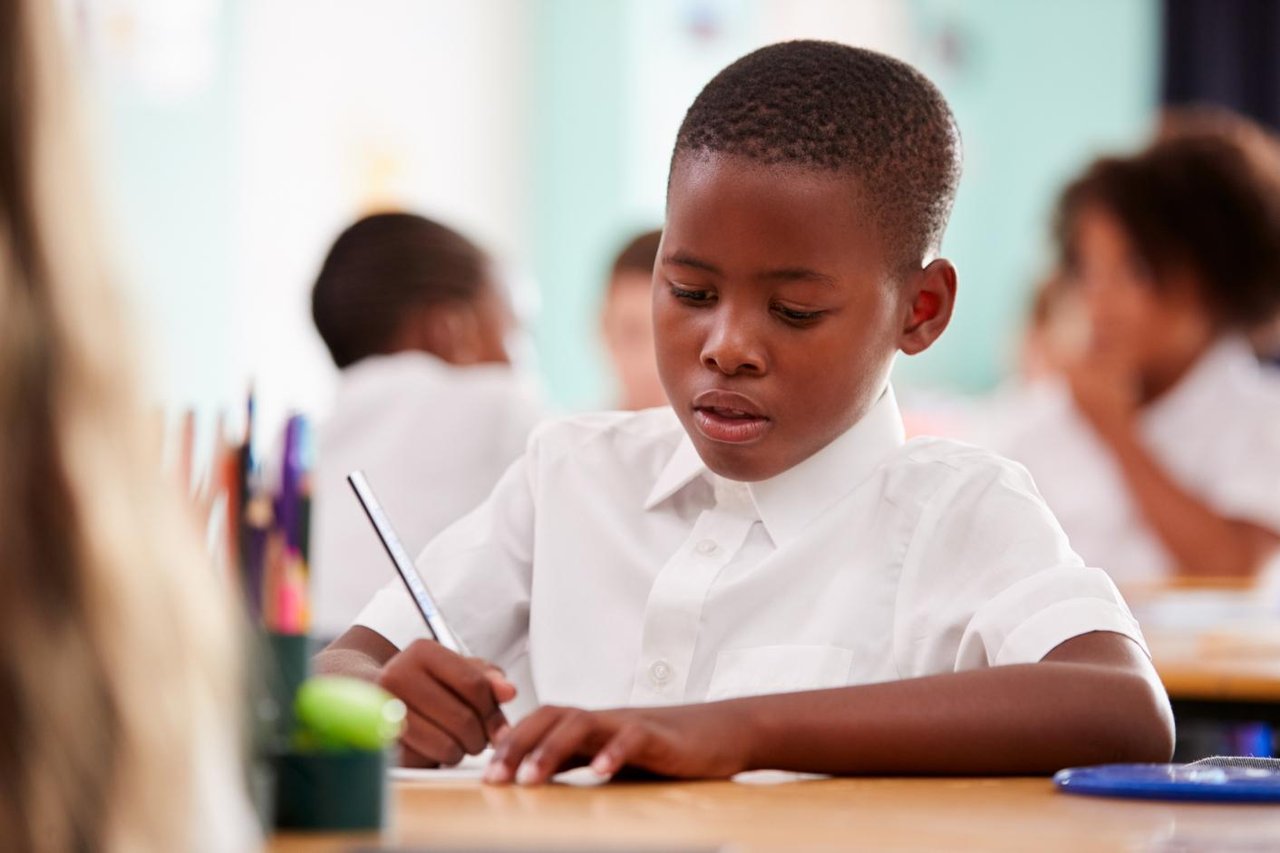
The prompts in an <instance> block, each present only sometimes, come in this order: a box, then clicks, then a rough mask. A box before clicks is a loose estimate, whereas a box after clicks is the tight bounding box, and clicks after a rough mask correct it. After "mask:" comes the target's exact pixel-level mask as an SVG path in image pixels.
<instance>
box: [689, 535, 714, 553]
mask: <svg viewBox="0 0 1280 853" xmlns="http://www.w3.org/2000/svg"><path fill="white" fill-rule="evenodd" d="M718 547H720V546H718V545H717V544H716V543H715V540H714V539H703V540H702V541H701V542H699V543H698V544H697V545H695V546H694V550H695V551H697V552H698V553H699V554H714V553H715V550H716V548H718Z"/></svg>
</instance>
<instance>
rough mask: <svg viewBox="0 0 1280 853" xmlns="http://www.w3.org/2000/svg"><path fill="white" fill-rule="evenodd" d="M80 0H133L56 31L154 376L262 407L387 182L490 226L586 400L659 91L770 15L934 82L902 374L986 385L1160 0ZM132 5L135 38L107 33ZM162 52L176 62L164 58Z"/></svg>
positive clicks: (654, 133)
mask: <svg viewBox="0 0 1280 853" xmlns="http://www.w3.org/2000/svg"><path fill="white" fill-rule="evenodd" d="M84 5H85V7H86V8H89V9H90V10H95V9H98V10H101V9H106V10H110V11H111V14H117V15H118V14H120V13H121V10H123V12H124V13H125V14H126V16H127V15H128V14H133V15H134V18H135V23H136V21H144V22H149V23H148V24H147V26H144V27H135V28H134V29H133V30H131V29H130V28H129V27H127V26H125V27H122V26H120V25H119V23H118V22H116V23H112V22H111V20H109V18H110V15H108V14H106V13H103V14H102V15H98V16H97V17H96V18H95V17H94V16H93V15H90V16H89V17H90V18H91V19H93V20H91V21H90V22H89V24H88V25H82V26H81V29H83V30H87V32H81V34H80V36H79V44H80V45H81V46H82V48H84V49H83V50H82V52H84V53H85V54H86V55H87V56H88V57H89V59H90V61H89V62H87V63H86V67H87V75H88V76H89V78H90V79H91V82H92V83H93V84H94V88H95V91H96V92H97V93H98V96H97V98H96V99H95V100H96V105H97V110H98V114H99V119H100V122H99V123H100V125H101V126H102V127H103V128H104V133H103V135H102V137H101V141H100V143H99V145H98V150H99V151H100V153H101V160H102V165H103V166H104V169H103V171H104V172H105V174H106V178H105V183H106V184H107V186H108V188H109V192H108V198H109V200H110V203H111V208H110V209H111V211H112V220H113V229H114V231H115V233H116V234H117V235H118V236H119V237H120V239H119V242H118V246H119V247H120V250H119V252H118V253H117V254H119V255H120V256H121V257H122V260H123V261H124V269H125V273H126V274H125V277H126V279H127V280H128V281H130V282H131V283H132V284H133V292H134V293H135V294H136V295H137V297H138V301H139V303H140V304H141V305H142V306H143V309H144V311H145V314H146V316H147V318H148V319H149V321H150V323H149V325H150V327H151V329H152V334H153V338H154V339H155V341H156V344H155V346H154V348H153V349H154V351H155V352H157V353H159V354H160V355H159V357H157V358H156V359H155V360H154V364H155V365H156V367H155V371H154V372H155V373H156V380H155V387H156V388H157V389H158V396H160V397H161V398H162V399H163V400H164V401H165V402H166V403H167V404H168V405H169V406H171V407H173V406H180V405H186V404H196V405H199V406H201V407H202V408H203V409H205V410H206V411H208V412H211V411H212V410H214V409H216V408H218V407H220V406H229V405H233V404H234V402H235V400H236V398H237V397H238V396H239V394H240V393H241V392H242V390H243V388H244V387H245V385H246V384H247V382H248V380H249V379H250V378H251V377H252V378H254V379H255V380H256V382H257V384H258V387H259V391H260V397H261V400H262V403H263V407H264V414H265V415H266V416H267V417H266V420H267V422H268V423H270V422H272V421H275V420H278V419H279V417H280V416H282V415H283V413H284V410H285V409H286V408H289V407H297V408H301V409H303V410H306V411H311V412H313V413H321V412H323V410H324V408H325V406H326V405H327V400H328V396H329V393H330V392H331V389H332V385H333V381H334V375H333V371H332V370H331V368H330V367H329V364H328V360H327V356H326V354H325V353H324V350H323V348H322V346H321V344H320V342H319V340H318V339H317V338H316V336H315V335H314V333H313V332H312V330H311V327H310V319H309V315H308V312H307V302H306V294H307V290H308V288H309V286H310V283H311V277H312V276H313V275H314V272H315V270H316V268H317V267H318V264H319V262H320V260H321V257H322V254H323V251H324V249H325V248H326V246H327V244H328V242H329V241H330V240H331V238H332V236H333V235H334V234H335V233H336V231H337V230H338V229H339V228H340V227H341V226H342V225H343V224H345V223H346V222H347V221H349V220H350V219H351V218H352V217H354V216H356V215H358V214H359V213H360V212H363V211H366V210H369V209H373V208H376V207H379V206H385V205H391V204H402V205H407V206H410V207H413V208H417V209H419V210H422V211H423V212H425V213H427V214H429V215H437V216H440V217H442V218H444V219H446V220H448V221H451V222H453V223H455V224H457V225H458V226H459V227H461V228H463V229H465V230H467V231H468V232H469V233H472V234H473V235H474V236H476V237H477V239H479V240H480V241H482V242H483V243H485V244H486V245H487V246H489V247H491V248H492V249H493V250H494V251H495V252H497V253H498V254H499V255H500V256H501V258H502V259H503V261H504V262H505V264H506V267H507V269H508V270H509V271H510V273H511V275H510V278H511V280H512V281H513V282H515V283H516V286H517V289H518V290H519V293H518V297H519V301H520V304H521V306H522V310H523V311H524V313H525V315H526V316H527V317H528V318H529V320H530V322H531V326H532V328H533V341H534V344H535V347H534V349H535V358H534V359H533V360H532V363H533V365H534V369H535V370H536V371H537V373H538V375H539V376H540V378H541V381H542V384H543V386H544V387H545V389H546V391H547V393H548V396H549V397H550V399H551V400H552V401H553V402H554V403H556V404H558V405H559V406H560V407H562V408H568V409H578V408H587V407H593V406H597V405H607V403H608V401H609V400H610V399H611V395H612V389H611V388H610V384H609V378H608V375H607V370H606V369H605V366H604V362H603V353H602V351H601V347H600V343H599V340H598V334H597V326H596V319H595V318H596V314H595V312H596V309H597V307H598V300H599V295H600V289H601V287H602V286H603V277H604V275H605V272H606V270H607V267H608V263H609V260H610V258H611V255H612V253H613V252H614V251H615V250H616V248H617V247H618V246H619V244H620V243H621V242H622V241H623V240H624V239H625V238H626V237H628V236H629V235H630V234H631V233H632V232H634V231H636V230H639V229H642V228H648V227H652V226H653V225H656V224H659V223H660V221H661V217H662V207H663V195H664V191H665V180H666V168H667V162H668V158H669V155H670V148H671V145H672V142H673V140H674V135H675V131H676V128H677V126H678V124H679V121H680V118H681V117H682V115H683V110H684V108H685V107H686V106H687V104H688V103H689V101H690V100H691V99H692V98H693V96H694V95H695V94H696V93H697V91H698V90H699V89H700V88H701V86H702V85H703V84H704V83H705V82H706V80H707V79H709V78H710V77H711V76H712V75H713V74H714V73H715V72H716V71H717V70H719V68H720V67H722V66H723V65H724V64H726V63H727V62H729V61H731V60H732V59H733V58H735V57H737V56H739V55H741V54H742V53H745V52H747V51H748V50H751V49H753V48H754V47H756V46H758V45H761V44H765V43H768V42H771V41H776V40H780V39H784V38H795V37H823V38H835V39H838V40H842V41H846V42H850V43H854V44H861V45H866V46H869V47H873V48H876V49H880V50H884V51H886V52H889V53H892V54H895V55H898V56H902V57H904V58H906V59H908V60H911V61H913V62H916V63H918V64H919V65H920V66H921V67H923V68H924V69H925V70H926V72H927V73H929V74H930V75H931V76H932V77H933V78H934V79H935V80H936V81H937V82H938V83H939V85H940V86H941V87H942V89H943V90H944V92H945V93H946V94H947V96H948V98H949V99H950V100H951V102H952V104H953V106H954V108H955V110H956V113H957V115H958V117H959V119H960V123H961V126H962V128H963V131H964V134H965V140H966V148H967V167H966V175H965V179H964V182H963V184H962V187H961V192H960V197H959V199H958V202H957V206H956V212H955V216H954V217H953V223H952V227H951V229H950V232H949V234H948V237H947V242H946V252H947V254H948V255H949V256H950V257H952V258H953V259H954V260H955V261H956V263H957V265H958V266H959V268H960V274H961V299H960V308H959V311H958V313H957V318H956V322H955V324H954V325H953V327H952V329H951V330H950V331H949V332H948V334H947V336H946V337H945V338H944V339H943V342H942V343H941V344H940V345H939V346H938V347H937V348H936V350H934V351H932V352H930V353H928V354H926V355H925V356H923V357H920V358H919V359H915V360H911V361H904V363H903V364H901V365H900V368H899V377H900V382H901V383H902V384H904V385H907V386H914V387H917V388H921V387H924V388H927V387H937V388H943V389H953V390H961V391H973V390H981V389H985V388H989V387H991V386H992V385H993V384H994V383H995V382H996V381H997V379H998V377H999V376H1000V374H1001V370H1002V366H1003V364H1004V361H1005V354H1006V352H1007V351H1008V346H1009V342H1010V341H1011V340H1012V337H1013V335H1014V331H1015V329H1016V326H1017V323H1018V320H1019V318H1020V316H1021V312H1022V310H1023V305H1024V303H1025V293H1026V291H1027V288H1028V287H1029V286H1030V284H1031V283H1032V281H1033V279H1034V277H1035V275H1036V274H1037V273H1038V272H1039V271H1040V270H1041V269H1042V267H1043V257H1044V253H1043V240H1042V237H1043V234H1044V220H1045V214H1046V211H1047V209H1048V207H1049V204H1050V202H1051V199H1052V196H1053V194H1054V192H1055V191H1056V188H1057V187H1058V186H1059V184H1060V183H1061V181H1062V180H1063V179H1064V178H1065V177H1066V176H1068V175H1069V174H1070V173H1071V172H1072V170H1074V169H1076V168H1078V167H1079V166H1080V165H1081V164H1082V163H1083V162H1084V161H1085V160H1086V159H1087V158H1088V157H1089V156H1090V155H1091V154H1092V153H1093V152H1094V151H1095V150H1097V149H1098V148H1100V147H1105V148H1109V147H1112V146H1116V145H1127V144H1130V143H1132V142H1133V141H1135V140H1136V139H1138V138H1139V137H1140V136H1141V134H1142V133H1143V131H1144V129H1145V128H1146V126H1147V124H1148V120H1149V116H1150V114H1151V111H1152V107H1153V104H1154V102H1155V88H1156V87H1155V76H1156V66H1157V63H1156V52H1157V36H1158V27H1157V24H1158V9H1157V4H1156V2H1155V0H1073V2H1070V3H1061V2H1052V0H860V2H849V1H848V0H810V2H797V0H596V2H581V0H473V2H468V3H463V4H458V3H452V2H445V0H421V2H416V0H367V2H365V3H362V4H359V6H358V10H357V8H356V7H355V6H353V5H352V4H350V3H344V2H341V0H256V2H249V0H193V2H192V3H184V4H167V3H164V2H162V0H129V2H125V0H116V2H112V3H107V2H105V0H101V2H99V0H92V2H88V3H86V4H84ZM157 22H159V23H157ZM129 32H134V34H135V35H137V33H138V32H141V33H142V34H143V35H144V36H146V38H147V39H149V42H146V43H148V44H150V45H151V46H150V48H148V50H149V51H150V52H148V50H142V51H139V50H138V49H137V46H136V45H132V46H131V45H130V44H129V43H128V39H125V43H124V44H115V43H114V42H113V39H114V40H115V41H119V39H120V35H119V34H120V33H129ZM113 34H114V35H113ZM113 44H114V47H113V46H112V45H113ZM86 46H87V47H86ZM166 46H167V47H166ZM139 55H142V56H144V57H145V56H150V57H151V59H150V60H147V61H146V62H139V61H138V59H137V57H138V56H139ZM183 56H189V57H196V58H197V59H199V60H200V61H198V62H194V63H193V62H186V63H185V66H186V71H185V72H184V71H182V70H181V69H182V68H183V67H184V62H183V61H182V57H183ZM157 57H159V58H158V59H157ZM157 67H158V68H160V69H162V70H163V69H164V68H166V67H167V68H169V69H170V71H169V72H168V73H167V75H166V73H163V72H162V73H156V72H155V68H157ZM175 67H176V68H178V69H179V70H178V71H177V72H174V71H173V68H175ZM140 68H141V69H142V70H141V71H140ZM146 68H151V71H149V72H148V71H146ZM192 68H194V69H195V71H192ZM184 75H185V76H184ZM166 80H167V81H168V83H167V84H165V83H164V81H166ZM157 81H161V84H159V85H158V84H157ZM175 81H176V82H175ZM184 81H185V82H184Z"/></svg>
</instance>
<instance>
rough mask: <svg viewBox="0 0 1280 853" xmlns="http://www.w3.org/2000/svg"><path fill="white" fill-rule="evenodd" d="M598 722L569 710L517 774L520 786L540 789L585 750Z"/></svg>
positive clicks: (580, 712) (585, 713) (595, 719)
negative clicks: (534, 786)
mask: <svg viewBox="0 0 1280 853" xmlns="http://www.w3.org/2000/svg"><path fill="white" fill-rule="evenodd" d="M596 725H597V718H596V716H595V715H594V714H590V713H588V712H586V711H579V710H568V711H565V713H564V714H563V715H562V716H561V717H560V719H559V720H558V721H557V722H556V723H555V725H553V726H552V727H551V729H550V730H549V731H548V732H547V733H546V735H545V736H544V737H543V738H542V742H541V743H539V744H538V746H537V747H536V748H535V749H534V750H533V752H532V753H530V754H529V757H528V758H526V759H525V760H524V763H523V764H521V765H520V769H519V770H518V771H516V782H518V783H519V784H521V785H541V784H542V783H544V782H546V781H547V780H548V779H550V778H551V777H552V776H553V775H555V773H556V772H557V771H558V770H559V769H560V768H561V767H563V766H564V765H565V764H567V763H568V762H569V760H570V759H571V758H573V757H574V756H575V755H578V754H579V753H581V752H585V751H587V747H588V746H589V743H590V741H591V739H592V736H593V735H594V734H595V733H596Z"/></svg>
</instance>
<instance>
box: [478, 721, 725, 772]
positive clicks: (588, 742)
mask: <svg viewBox="0 0 1280 853" xmlns="http://www.w3.org/2000/svg"><path fill="white" fill-rule="evenodd" d="M749 753H750V732H749V727H748V725H747V724H746V722H745V720H744V719H743V718H742V717H741V715H739V714H737V713H736V712H734V711H731V710H730V706H728V705H726V704H725V703H712V704H702V705H683V706H678V707H671V708H633V709H624V710H617V711H582V710H579V709H577V708H558V707H554V706H550V705H548V706H544V707H542V708H539V709H538V710H537V711H534V712H533V713H532V714H530V715H529V716H528V717H526V718H525V719H523V720H521V721H520V722H519V724H517V725H516V727H515V728H514V729H512V730H511V731H510V732H508V733H507V735H506V736H505V737H504V738H502V739H501V740H500V741H499V742H498V743H497V751H496V752H495V753H494V756H493V760H492V761H491V762H490V763H489V767H488V769H487V770H486V771H485V775H484V780H485V781H486V782H490V783H494V784H502V783H506V782H511V781H512V780H514V781H516V782H518V783H519V784H521V785H538V784H541V783H543V782H546V781H547V780H548V779H550V778H551V777H552V776H553V775H554V774H555V773H557V772H559V771H560V770H563V769H566V768H569V767H574V766H580V765H582V764H590V765H591V769H592V770H593V771H595V773H596V775H598V776H601V777H603V778H609V777H611V776H613V775H614V774H615V773H617V772H618V771H619V770H621V769H622V768H623V767H631V768H636V769H642V770H647V771H649V772H651V773H656V774H659V775H662V776H675V777H683V778H699V779H706V778H713V779H725V778H728V777H730V776H732V775H733V774H735V773H739V772H741V771H743V770H745V769H747V766H748V755H749Z"/></svg>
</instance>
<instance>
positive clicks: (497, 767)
mask: <svg viewBox="0 0 1280 853" xmlns="http://www.w3.org/2000/svg"><path fill="white" fill-rule="evenodd" d="M484 781H485V782H486V783H488V784H490V785H504V784H506V783H507V782H510V781H511V770H510V769H509V768H508V767H507V765H505V764H503V763H502V762H501V761H490V762H489V766H488V767H486V768H485V769H484Z"/></svg>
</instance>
